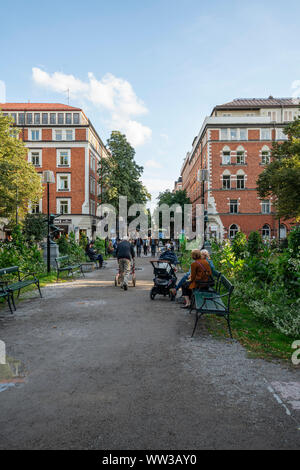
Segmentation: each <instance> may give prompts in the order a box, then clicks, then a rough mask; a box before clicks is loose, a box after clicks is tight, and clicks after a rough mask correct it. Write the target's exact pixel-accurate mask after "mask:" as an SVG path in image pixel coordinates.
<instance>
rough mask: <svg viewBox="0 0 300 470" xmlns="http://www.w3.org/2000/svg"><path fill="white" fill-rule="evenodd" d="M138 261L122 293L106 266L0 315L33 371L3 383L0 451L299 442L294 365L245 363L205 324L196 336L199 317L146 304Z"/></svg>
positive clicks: (10, 351)
mask: <svg viewBox="0 0 300 470" xmlns="http://www.w3.org/2000/svg"><path fill="white" fill-rule="evenodd" d="M137 265H138V266H139V267H140V268H142V269H141V270H139V271H137V278H138V284H137V287H136V288H129V290H128V291H127V292H124V291H122V290H121V289H119V288H117V289H116V288H115V287H113V277H114V274H115V262H114V261H111V262H109V263H108V267H107V268H105V269H103V270H101V271H96V272H94V273H89V274H87V275H86V279H79V280H76V281H75V282H68V283H65V284H54V285H51V286H48V287H46V288H44V289H43V296H44V298H43V299H39V298H38V296H37V293H36V292H31V293H30V294H29V295H27V297H26V298H25V299H24V296H23V297H22V301H21V302H20V304H19V306H18V310H17V313H16V315H14V316H13V317H11V316H10V315H9V314H8V313H7V312H4V311H3V310H2V311H1V315H0V339H1V340H3V341H5V343H6V349H7V355H8V357H9V358H10V359H9V360H10V361H13V360H15V363H16V361H20V364H19V362H18V364H19V365H18V367H20V370H23V368H25V369H26V374H25V377H24V378H22V377H21V378H20V379H19V380H15V381H12V380H10V381H5V380H2V383H1V380H0V392H1V393H0V407H1V413H0V437H1V439H0V448H1V449H172V450H179V449H190V450H194V449H225V448H230V449H258V448H259V449H296V448H299V447H300V372H299V368H298V369H297V368H293V367H292V366H290V367H289V365H286V366H283V365H282V364H280V363H276V362H272V363H271V362H266V361H263V360H260V359H251V358H249V357H248V356H247V354H246V352H245V350H244V349H243V348H242V346H241V345H240V344H239V343H237V342H231V341H229V340H225V339H224V340H217V339H214V338H212V337H211V336H210V335H209V334H208V333H207V331H206V329H205V320H204V321H203V322H202V323H201V324H200V326H199V328H198V330H197V332H196V335H195V337H194V338H193V339H191V338H190V335H191V332H192V327H193V320H194V318H193V316H189V315H188V314H187V313H186V311H184V310H181V309H180V308H179V306H178V305H177V304H174V303H172V302H169V300H168V299H164V298H163V297H160V298H157V299H155V301H151V300H150V298H149V291H150V288H151V285H152V278H153V276H152V269H151V266H150V264H149V262H148V260H145V259H143V258H142V259H139V260H138V261H137ZM1 367H3V366H0V368H1ZM7 382H9V384H7V386H6V383H7Z"/></svg>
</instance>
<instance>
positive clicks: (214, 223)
mask: <svg viewBox="0 0 300 470" xmlns="http://www.w3.org/2000/svg"><path fill="white" fill-rule="evenodd" d="M299 114H300V111H299V100H295V99H292V98H273V97H269V98H267V99H236V100H234V101H232V102H230V103H226V104H223V105H220V106H216V107H215V108H214V109H213V111H212V113H211V115H210V116H209V117H207V118H206V119H205V120H204V122H203V125H202V127H201V129H200V132H199V134H198V136H197V137H195V139H194V141H193V144H192V150H191V151H190V152H188V153H187V155H186V157H185V159H184V162H183V165H182V168H181V178H182V188H183V189H186V191H187V194H188V196H189V197H190V199H191V201H192V203H193V210H194V214H195V207H196V204H201V202H202V201H203V200H204V205H205V209H206V210H207V211H208V224H207V232H206V234H207V237H208V238H211V237H215V238H216V239H218V240H222V239H224V238H230V239H231V238H233V237H234V236H235V234H236V233H237V231H242V232H244V233H245V234H246V235H247V236H248V235H249V233H250V232H252V231H259V232H260V233H261V235H262V236H263V237H265V238H281V239H282V238H285V237H286V235H287V233H288V231H289V230H290V229H291V221H278V219H276V218H275V213H274V201H273V200H272V198H270V199H267V200H262V199H260V198H259V195H258V193H257V191H256V182H257V179H258V176H259V174H260V173H261V172H262V171H263V169H264V168H265V166H266V165H267V163H268V162H269V161H270V155H271V149H272V145H273V143H274V142H282V141H283V140H285V139H287V137H286V136H285V134H284V133H283V130H284V128H285V126H286V125H287V124H288V123H289V122H291V121H293V119H294V118H295V117H297V116H299ZM201 169H206V170H208V172H209V179H208V181H207V182H205V183H201V182H200V181H199V179H200V178H199V170H201Z"/></svg>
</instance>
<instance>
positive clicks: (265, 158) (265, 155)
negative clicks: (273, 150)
mask: <svg viewBox="0 0 300 470" xmlns="http://www.w3.org/2000/svg"><path fill="white" fill-rule="evenodd" d="M261 163H262V164H263V165H268V164H269V163H270V150H263V151H262V152H261Z"/></svg>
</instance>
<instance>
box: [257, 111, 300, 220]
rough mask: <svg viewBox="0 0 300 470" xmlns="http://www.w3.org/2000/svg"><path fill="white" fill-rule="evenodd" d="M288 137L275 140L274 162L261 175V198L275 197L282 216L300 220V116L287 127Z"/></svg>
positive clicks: (259, 180)
mask: <svg viewBox="0 0 300 470" xmlns="http://www.w3.org/2000/svg"><path fill="white" fill-rule="evenodd" d="M284 133H285V134H286V135H287V136H288V140H287V141H285V142H283V143H274V145H273V148H272V153H271V157H272V158H271V162H270V163H269V164H268V166H267V167H266V168H265V170H264V171H263V172H262V173H261V174H260V175H259V178H258V180H257V190H258V194H259V196H260V197H261V198H266V197H270V196H272V197H274V199H275V210H276V213H277V217H278V218H281V217H282V218H284V219H291V218H296V220H300V118H298V119H296V120H295V121H294V122H293V123H291V124H290V125H288V126H287V127H286V129H285V131H284Z"/></svg>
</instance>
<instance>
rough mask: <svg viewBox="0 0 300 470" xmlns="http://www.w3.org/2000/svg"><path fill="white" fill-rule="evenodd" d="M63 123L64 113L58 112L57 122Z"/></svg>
mask: <svg viewBox="0 0 300 470" xmlns="http://www.w3.org/2000/svg"><path fill="white" fill-rule="evenodd" d="M63 123H64V113H58V115H57V124H63Z"/></svg>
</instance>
